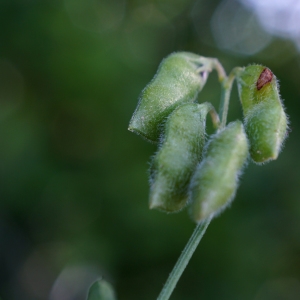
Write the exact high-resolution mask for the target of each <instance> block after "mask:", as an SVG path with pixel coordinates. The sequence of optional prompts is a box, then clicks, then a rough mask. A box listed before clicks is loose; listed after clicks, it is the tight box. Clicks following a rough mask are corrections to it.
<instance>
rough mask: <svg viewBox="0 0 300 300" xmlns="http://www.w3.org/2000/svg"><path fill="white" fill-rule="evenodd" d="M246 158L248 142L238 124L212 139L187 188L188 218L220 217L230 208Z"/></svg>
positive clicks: (239, 123) (231, 125) (200, 219)
mask: <svg viewBox="0 0 300 300" xmlns="http://www.w3.org/2000/svg"><path fill="white" fill-rule="evenodd" d="M247 156H248V142H247V137H246V134H245V132H244V128H243V124H242V123H241V122H240V121H236V122H233V123H230V124H229V125H228V126H227V127H226V128H225V129H223V130H222V131H220V132H218V133H217V134H215V135H214V136H212V137H211V139H210V141H209V142H208V143H207V145H206V147H205V152H204V156H203V160H202V162H201V163H200V164H199V166H198V167H197V169H196V171H195V173H194V175H193V177H192V181H191V186H190V201H191V202H192V207H191V214H192V218H193V219H194V220H195V221H196V222H200V221H202V220H204V219H206V218H208V217H211V216H215V215H217V214H219V213H220V212H221V211H222V210H223V209H225V208H226V207H227V206H228V205H229V203H230V201H231V200H232V199H233V198H234V195H235V192H236V189H237V186H238V177H239V175H240V173H241V169H242V167H243V165H244V164H245V162H246V160H247Z"/></svg>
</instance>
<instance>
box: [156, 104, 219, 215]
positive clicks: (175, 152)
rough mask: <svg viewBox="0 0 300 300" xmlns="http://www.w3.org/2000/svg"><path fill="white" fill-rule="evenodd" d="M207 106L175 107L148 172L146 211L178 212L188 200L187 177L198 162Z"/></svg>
mask: <svg viewBox="0 0 300 300" xmlns="http://www.w3.org/2000/svg"><path fill="white" fill-rule="evenodd" d="M211 110H213V111H214V109H213V107H212V105H211V104H209V103H203V104H196V103H189V104H184V105H182V106H180V107H178V108H177V109H176V110H175V111H174V112H173V113H172V114H171V115H170V117H169V118H168V120H167V122H166V124H165V132H164V136H163V137H162V144H161V147H160V149H159V150H158V152H157V154H156V155H155V157H154V158H153V161H152V166H151V169H150V173H151V174H150V183H151V187H150V208H151V209H152V208H157V209H160V210H163V211H166V212H175V211H178V210H180V209H182V208H183V207H184V206H185V205H186V202H187V200H188V185H189V181H190V178H191V176H192V174H193V172H194V170H195V167H196V166H197V163H198V162H199V161H200V158H201V154H202V149H203V145H204V140H205V121H206V115H207V113H208V112H209V111H211Z"/></svg>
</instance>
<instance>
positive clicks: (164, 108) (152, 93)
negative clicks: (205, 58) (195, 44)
mask: <svg viewBox="0 0 300 300" xmlns="http://www.w3.org/2000/svg"><path fill="white" fill-rule="evenodd" d="M200 58H201V57H200V56H198V55H196V54H193V53H189V52H178V53H173V54H171V55H169V56H168V57H166V58H165V59H164V60H163V61H162V62H161V64H160V65H159V68H158V71H157V73H156V75H155V76H154V78H153V79H152V81H151V82H150V83H149V84H148V85H147V86H146V87H145V89H144V90H143V91H142V93H141V95H140V98H139V102H138V105H137V108H136V110H135V112H134V114H133V116H132V118H131V121H130V123H129V128H128V129H129V130H130V131H133V132H135V133H137V134H139V135H141V136H142V137H144V138H145V139H146V140H149V141H151V142H158V139H159V135H160V127H161V124H162V123H163V121H164V119H165V118H166V117H168V116H169V114H170V113H171V112H172V111H173V110H174V109H175V108H176V107H178V106H179V105H181V104H184V103H192V102H194V101H195V100H196V97H197V95H198V93H199V92H200V90H201V89H202V88H203V86H204V85H205V83H206V73H204V74H199V73H198V72H197V69H198V68H199V65H200Z"/></svg>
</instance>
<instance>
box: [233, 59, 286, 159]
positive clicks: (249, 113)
mask: <svg viewBox="0 0 300 300" xmlns="http://www.w3.org/2000/svg"><path fill="white" fill-rule="evenodd" d="M236 78H237V84H238V90H239V97H240V100H241V104H242V108H243V114H244V124H245V130H246V133H247V136H248V139H249V142H250V154H251V158H252V159H253V161H254V162H256V163H263V162H267V161H270V160H274V159H276V158H277V157H278V154H279V152H280V150H281V147H282V144H283V141H284V139H285V137H286V132H287V126H288V121H287V116H286V114H285V112H284V108H283V104H282V102H281V100H280V95H279V91H278V90H279V89H278V83H277V81H276V77H275V75H274V74H273V73H272V71H271V70H270V69H268V68H266V67H264V66H261V65H250V66H248V67H245V68H244V69H243V70H241V71H240V72H239V73H238V74H237V77H236Z"/></svg>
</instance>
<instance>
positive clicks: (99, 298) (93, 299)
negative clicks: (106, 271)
mask: <svg viewBox="0 0 300 300" xmlns="http://www.w3.org/2000/svg"><path fill="white" fill-rule="evenodd" d="M116 299H117V298H116V296H115V292H114V290H113V288H112V286H111V285H110V284H109V283H108V282H107V281H105V280H102V279H100V280H97V281H96V282H94V283H93V284H92V285H91V287H90V289H89V293H88V297H87V300H116Z"/></svg>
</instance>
